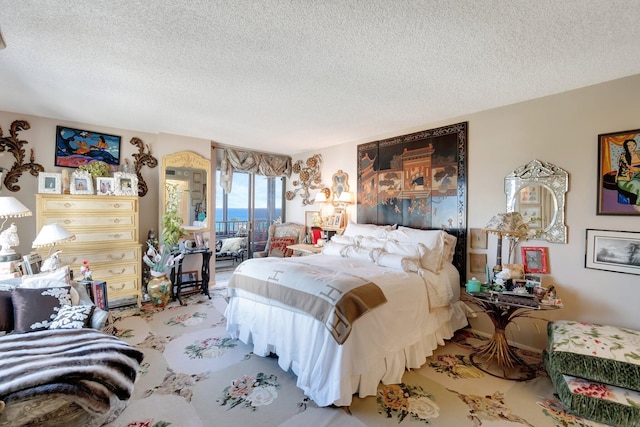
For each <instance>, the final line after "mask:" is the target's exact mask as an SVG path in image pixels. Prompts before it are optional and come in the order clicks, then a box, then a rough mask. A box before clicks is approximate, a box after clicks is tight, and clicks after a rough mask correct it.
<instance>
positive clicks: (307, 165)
mask: <svg viewBox="0 0 640 427" xmlns="http://www.w3.org/2000/svg"><path fill="white" fill-rule="evenodd" d="M321 166H322V155H320V154H314V155H313V156H311V157H309V158H308V159H307V160H306V162H303V161H302V160H298V161H297V162H295V163H294V164H293V168H292V171H293V173H297V174H299V175H300V177H299V178H300V179H299V180H295V181H293V182H292V184H293V186H294V187H298V186H299V188H295V189H294V190H289V191H287V192H286V193H285V195H284V196H285V198H286V199H287V200H293V199H294V198H295V197H296V194H298V193H300V197H302V205H303V206H305V205H311V204H313V200H310V199H309V190H317V189H319V188H323V187H324V185H323V184H321V183H320V181H321V172H320V168H321Z"/></svg>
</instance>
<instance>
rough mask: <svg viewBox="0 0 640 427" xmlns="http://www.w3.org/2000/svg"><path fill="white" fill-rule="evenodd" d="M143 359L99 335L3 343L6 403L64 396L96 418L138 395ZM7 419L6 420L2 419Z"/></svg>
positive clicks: (68, 333)
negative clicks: (116, 401)
mask: <svg viewBox="0 0 640 427" xmlns="http://www.w3.org/2000/svg"><path fill="white" fill-rule="evenodd" d="M142 358H143V354H142V353H141V352H140V351H138V350H136V349H135V348H133V347H131V346H130V345H129V344H127V343H126V342H124V341H122V340H120V339H118V338H116V337H113V336H110V335H106V334H104V333H102V332H99V331H97V330H95V329H55V330H43V331H35V332H27V333H23V334H9V335H5V336H2V337H0V378H1V380H0V400H4V401H5V403H6V404H7V408H9V407H10V406H11V402H17V401H19V400H22V399H30V398H34V397H39V396H42V395H50V396H55V395H58V396H60V395H63V396H66V398H67V399H68V400H70V401H72V402H74V403H76V404H78V405H79V406H80V407H82V408H83V409H84V410H85V411H87V412H88V413H90V414H92V415H101V414H105V413H106V412H108V411H109V409H110V400H111V398H112V397H114V396H115V397H117V398H118V399H119V400H121V401H126V400H128V399H129V397H130V396H131V393H132V392H133V384H134V381H135V378H136V374H137V370H138V367H139V365H140V362H142ZM0 417H1V415H0Z"/></svg>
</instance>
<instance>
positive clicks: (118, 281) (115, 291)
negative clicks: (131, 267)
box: [107, 276, 140, 299]
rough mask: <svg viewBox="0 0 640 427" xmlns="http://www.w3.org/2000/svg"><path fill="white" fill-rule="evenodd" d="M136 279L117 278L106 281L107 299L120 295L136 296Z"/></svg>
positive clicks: (138, 287)
mask: <svg viewBox="0 0 640 427" xmlns="http://www.w3.org/2000/svg"><path fill="white" fill-rule="evenodd" d="M138 289H140V286H138V278H137V277H131V276H130V277H125V276H123V277H118V278H113V279H112V280H108V281H107V297H108V298H109V299H113V298H115V297H119V296H122V295H138V293H139V291H138Z"/></svg>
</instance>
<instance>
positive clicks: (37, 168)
mask: <svg viewBox="0 0 640 427" xmlns="http://www.w3.org/2000/svg"><path fill="white" fill-rule="evenodd" d="M30 128H31V126H30V125H29V123H28V122H27V121H26V120H16V121H14V122H13V123H11V130H10V132H9V134H10V136H9V137H6V136H3V132H2V128H1V127H0V152H4V151H8V152H10V153H11V154H13V157H14V158H15V159H16V161H15V163H14V164H13V166H12V167H11V169H10V170H9V172H7V173H6V174H5V177H4V185H5V187H7V190H9V191H14V192H15V191H20V186H19V185H16V183H17V182H18V180H19V179H20V176H22V174H23V173H24V172H29V173H30V174H31V175H33V176H36V177H37V176H38V174H39V173H40V172H44V167H42V165H39V164H38V163H35V157H34V154H33V148H32V149H31V156H30V157H29V163H24V159H25V156H26V153H25V151H24V148H22V146H23V145H24V144H28V143H29V142H28V141H24V140H20V139H18V132H20V131H22V130H28V129H30Z"/></svg>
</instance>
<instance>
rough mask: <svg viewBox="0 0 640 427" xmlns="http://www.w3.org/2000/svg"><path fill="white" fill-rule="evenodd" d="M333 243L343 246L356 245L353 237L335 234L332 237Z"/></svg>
mask: <svg viewBox="0 0 640 427" xmlns="http://www.w3.org/2000/svg"><path fill="white" fill-rule="evenodd" d="M331 241H332V242H334V243H339V244H341V245H353V244H354V243H355V242H354V238H353V237H352V236H344V235H342V234H334V235H333V236H332V237H331Z"/></svg>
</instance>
